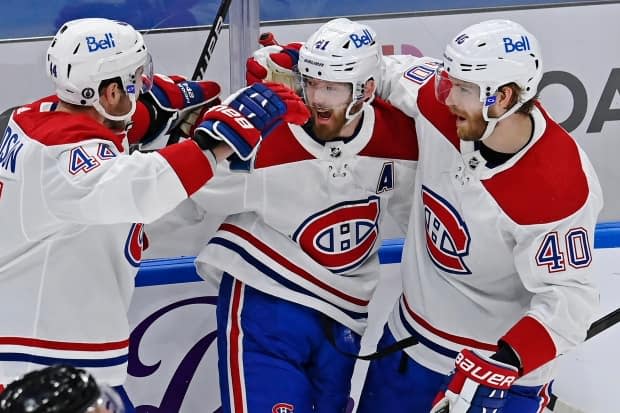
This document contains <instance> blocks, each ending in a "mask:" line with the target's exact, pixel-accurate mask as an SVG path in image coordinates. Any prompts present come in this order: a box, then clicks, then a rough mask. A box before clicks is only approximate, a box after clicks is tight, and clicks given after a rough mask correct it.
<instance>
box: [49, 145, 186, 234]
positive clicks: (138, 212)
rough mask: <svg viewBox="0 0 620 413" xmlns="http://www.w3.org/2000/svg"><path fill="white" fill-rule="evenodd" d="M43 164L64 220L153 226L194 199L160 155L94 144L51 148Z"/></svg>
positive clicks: (55, 208)
mask: <svg viewBox="0 0 620 413" xmlns="http://www.w3.org/2000/svg"><path fill="white" fill-rule="evenodd" d="M189 145H194V144H193V143H191V142H190V143H189ZM112 160H113V161H112ZM42 161H43V175H42V185H43V188H42V190H43V193H44V199H45V201H46V203H47V205H48V207H49V209H50V211H51V213H52V214H53V215H55V216H57V217H58V218H59V219H61V220H64V221H69V222H76V223H83V224H89V223H90V224H110V223H117V222H145V223H148V222H152V221H153V220H154V219H157V218H158V217H160V216H161V215H163V214H165V213H166V212H168V211H170V210H172V209H173V208H174V207H175V206H176V205H177V204H179V203H180V202H181V201H182V200H183V199H185V198H187V195H188V194H187V192H186V190H185V188H184V187H183V185H181V184H180V182H179V176H178V175H177V174H176V172H175V170H174V169H173V168H171V167H170V164H169V163H168V161H167V160H166V159H165V158H164V157H163V156H162V155H160V154H158V153H156V152H152V153H148V154H145V153H139V152H135V153H133V154H132V155H130V156H122V155H120V156H119V154H118V153H117V152H116V151H115V149H114V148H113V147H112V146H111V145H107V144H106V143H104V142H100V141H99V142H98V141H96V140H91V141H89V142H84V143H83V144H81V145H80V146H77V147H76V146H73V147H60V148H59V147H55V148H54V149H51V150H48V151H46V153H45V154H44V156H43V159H42ZM162 188H166V190H165V191H163V190H162Z"/></svg>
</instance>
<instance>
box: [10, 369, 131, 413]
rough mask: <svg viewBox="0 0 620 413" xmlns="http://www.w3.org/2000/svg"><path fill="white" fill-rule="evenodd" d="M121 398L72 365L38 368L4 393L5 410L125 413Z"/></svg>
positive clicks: (15, 382)
mask: <svg viewBox="0 0 620 413" xmlns="http://www.w3.org/2000/svg"><path fill="white" fill-rule="evenodd" d="M124 411H125V409H124V407H123V404H122V401H121V399H120V397H119V396H118V395H117V394H116V393H115V392H114V390H112V389H111V388H109V387H108V386H105V385H99V384H97V382H96V381H95V378H94V377H93V376H92V375H90V374H89V373H88V372H86V371H85V370H82V369H78V368H75V367H72V366H69V365H55V366H51V367H46V368H44V369H41V370H34V371H31V372H29V373H27V374H26V375H24V377H21V378H19V379H18V380H15V381H13V382H12V383H11V384H9V385H8V386H7V388H6V390H5V391H4V392H3V393H2V394H0V412H1V413H61V412H62V413H124Z"/></svg>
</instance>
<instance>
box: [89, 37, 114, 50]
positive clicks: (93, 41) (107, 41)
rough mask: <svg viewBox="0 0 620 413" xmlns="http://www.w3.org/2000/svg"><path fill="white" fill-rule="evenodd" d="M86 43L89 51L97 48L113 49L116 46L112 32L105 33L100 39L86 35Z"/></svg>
mask: <svg viewBox="0 0 620 413" xmlns="http://www.w3.org/2000/svg"><path fill="white" fill-rule="evenodd" d="M86 45H87V46H88V51H89V52H91V53H92V52H96V51H97V50H105V49H113V48H115V47H116V43H114V37H112V33H106V34H105V36H104V38H103V39H101V40H97V38H96V37H95V36H86Z"/></svg>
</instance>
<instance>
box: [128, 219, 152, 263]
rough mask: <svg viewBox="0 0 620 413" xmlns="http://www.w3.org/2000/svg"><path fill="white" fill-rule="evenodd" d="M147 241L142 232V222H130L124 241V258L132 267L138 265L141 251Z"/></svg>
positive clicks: (145, 246)
mask: <svg viewBox="0 0 620 413" xmlns="http://www.w3.org/2000/svg"><path fill="white" fill-rule="evenodd" d="M147 245H148V241H147V239H146V235H145V234H144V224H132V225H131V228H130V229H129V235H127V240H126V241H125V258H127V261H129V264H131V265H132V266H133V267H139V266H140V261H141V260H142V251H143V250H145V249H146V248H147Z"/></svg>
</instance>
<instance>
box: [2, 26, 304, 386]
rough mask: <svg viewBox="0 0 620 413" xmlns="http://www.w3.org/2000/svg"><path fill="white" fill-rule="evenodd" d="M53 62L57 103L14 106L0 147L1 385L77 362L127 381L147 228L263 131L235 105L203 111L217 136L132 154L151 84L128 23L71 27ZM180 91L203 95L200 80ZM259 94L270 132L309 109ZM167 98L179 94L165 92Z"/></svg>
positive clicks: (144, 55)
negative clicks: (137, 115)
mask: <svg viewBox="0 0 620 413" xmlns="http://www.w3.org/2000/svg"><path fill="white" fill-rule="evenodd" d="M46 66H47V69H48V74H49V76H50V77H51V79H52V81H53V83H54V85H55V87H56V94H57V96H58V98H59V99H60V101H59V102H56V103H51V102H49V101H47V100H45V101H40V102H35V103H33V104H30V105H26V106H24V107H21V108H19V109H17V110H16V111H15V112H14V114H13V115H12V116H11V118H10V120H9V123H8V127H7V128H6V131H5V132H4V135H3V139H2V143H1V145H0V216H1V217H2V219H1V225H2V229H1V230H2V237H0V312H1V313H2V314H4V316H3V317H2V322H1V323H0V384H6V383H8V382H10V381H12V380H14V379H15V378H17V377H19V376H21V375H23V374H24V373H26V372H27V371H29V370H32V369H36V368H38V367H40V366H45V365H51V364H56V363H68V364H72V365H76V366H80V367H83V368H86V369H88V370H89V371H90V372H91V373H92V374H94V375H95V377H96V378H97V380H98V381H100V382H101V383H105V384H109V385H112V386H118V385H120V384H122V383H123V382H124V380H125V376H126V368H127V359H128V345H129V341H128V336H129V331H128V321H127V315H126V311H127V309H128V306H129V301H130V298H131V295H132V292H133V286H134V276H135V274H136V272H137V270H138V266H139V264H140V258H141V254H142V249H143V247H144V246H145V245H144V244H145V242H146V240H145V239H144V237H143V233H142V228H143V223H144V222H150V221H153V220H154V219H156V218H158V217H160V216H161V215H163V214H165V213H166V212H167V211H169V210H171V209H172V208H173V207H174V206H175V205H177V204H178V203H180V202H181V201H182V200H184V199H186V198H187V197H188V196H190V195H191V194H193V193H194V192H196V190H198V189H199V188H200V187H201V186H203V185H204V184H205V183H206V182H207V181H208V180H209V179H210V178H211V177H212V176H213V173H214V172H213V171H214V169H215V163H216V159H217V160H222V159H224V158H225V157H228V156H229V155H230V154H233V153H235V154H236V156H238V157H240V158H242V159H246V158H248V157H250V156H252V154H253V152H254V149H255V148H256V146H257V145H258V143H259V142H260V140H261V134H260V130H258V129H256V128H255V127H254V126H253V125H252V124H251V120H248V119H246V118H245V117H243V116H242V115H241V114H240V113H239V112H238V111H236V110H235V109H234V104H235V102H234V100H233V101H231V102H230V106H217V107H215V108H213V109H212V110H210V111H208V112H207V113H206V114H205V116H204V119H203V121H202V123H201V130H203V131H206V132H209V133H210V136H208V137H207V136H206V135H204V134H199V135H196V137H195V140H186V141H184V142H182V143H178V144H174V145H170V146H168V147H166V148H164V149H162V150H160V151H158V152H155V153H148V154H144V153H135V154H132V155H131V156H128V142H127V138H126V136H125V132H124V128H125V125H126V123H127V121H128V119H130V117H131V116H132V113H133V111H134V109H135V107H136V97H137V96H138V94H139V93H140V92H139V90H140V89H141V87H142V88H144V89H147V88H148V86H149V85H150V82H151V80H152V76H151V73H150V56H149V54H148V51H147V48H146V45H145V44H144V42H143V39H142V36H141V35H140V33H138V32H137V31H136V30H134V29H133V28H132V27H131V26H129V25H128V24H125V23H121V22H116V21H111V20H107V19H84V20H77V21H70V22H68V23H66V24H65V25H63V27H62V28H61V29H60V30H59V32H58V33H57V35H56V37H55V38H54V39H53V41H52V43H51V45H50V47H49V49H48V52H47V63H46ZM160 80H162V79H160ZM170 84H171V86H170V87H171V89H170V90H177V91H178V90H179V88H181V87H182V88H184V90H185V91H186V92H187V94H188V95H189V94H191V93H196V94H200V93H202V92H201V86H200V85H197V84H195V83H193V84H190V83H187V82H186V83H178V84H175V82H174V81H172V80H171V81H170ZM160 92H161V93H160ZM246 92H247V91H246ZM250 92H251V93H250ZM250 92H247V93H248V96H249V98H248V99H250V100H251V99H256V101H257V105H259V107H260V108H261V111H260V112H257V113H255V114H252V116H254V117H257V118H260V119H261V120H262V121H263V122H265V123H266V124H268V123H270V122H274V121H276V120H277V119H278V118H279V117H281V116H282V114H283V113H284V112H285V111H286V105H288V106H289V109H291V106H294V105H290V104H289V103H294V102H297V103H298V106H299V107H301V108H303V110H306V109H305V107H304V106H303V104H302V103H301V99H299V98H298V97H297V96H296V95H294V93H293V92H291V91H289V94H290V95H291V96H292V97H291V99H292V100H289V98H288V97H287V96H286V95H285V94H284V101H283V100H282V99H280V98H279V97H278V96H277V95H275V94H274V93H273V92H272V91H271V90H269V89H267V88H266V87H264V86H263V87H262V89H256V88H254V89H251V90H250ZM158 93H160V94H159V95H158V96H159V100H160V101H162V102H163V101H165V100H173V98H174V96H173V94H170V93H171V92H170V91H169V92H166V91H165V87H164V85H161V87H160V90H159V92H158ZM176 97H177V98H179V96H176ZM246 98H247V97H246ZM171 106H174V105H168V106H167V107H168V109H170V107H171ZM180 106H182V105H177V106H176V107H177V108H179V107H180ZM159 109H160V110H166V108H165V107H163V106H162V107H160V108H159ZM293 109H294V108H293ZM172 111H173V112H174V110H172ZM289 112H290V113H292V114H294V113H296V112H295V110H292V111H290V110H289ZM160 116H163V115H162V114H161V113H160ZM286 116H289V117H290V116H291V115H290V114H287V115H286ZM285 119H288V118H286V117H285ZM305 119H306V118H304V121H305ZM146 129H148V128H146ZM211 129H212V130H211ZM222 140H223V141H225V143H224V142H220V141H222Z"/></svg>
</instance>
